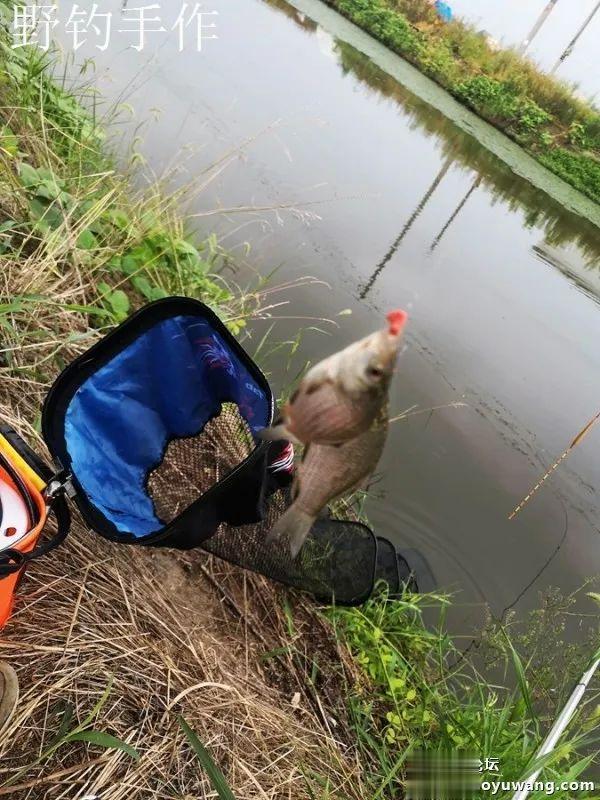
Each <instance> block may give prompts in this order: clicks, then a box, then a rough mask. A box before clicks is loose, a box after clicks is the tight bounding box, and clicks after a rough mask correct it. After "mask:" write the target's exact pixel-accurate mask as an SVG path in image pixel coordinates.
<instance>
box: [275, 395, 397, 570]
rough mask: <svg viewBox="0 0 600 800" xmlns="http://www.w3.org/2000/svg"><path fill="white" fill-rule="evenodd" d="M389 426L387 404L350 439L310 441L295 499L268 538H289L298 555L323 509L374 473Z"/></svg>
mask: <svg viewBox="0 0 600 800" xmlns="http://www.w3.org/2000/svg"><path fill="white" fill-rule="evenodd" d="M387 428H388V421H387V407H385V408H383V409H381V410H380V413H379V414H378V416H377V417H376V419H375V420H374V421H373V423H372V424H371V426H370V428H369V429H368V430H366V431H363V432H362V433H360V434H359V435H358V436H356V437H354V438H353V439H351V440H350V441H347V442H344V443H342V444H338V445H327V444H311V445H310V446H309V447H308V448H307V450H306V452H305V455H304V458H303V460H302V462H301V464H300V465H299V466H298V470H297V473H296V478H295V481H294V486H293V488H292V496H293V497H294V501H293V502H292V504H291V505H290V506H289V508H288V509H287V510H286V511H285V513H284V514H283V515H282V516H281V517H280V518H279V519H278V520H277V522H276V523H275V525H274V526H273V529H272V530H271V532H270V534H269V537H268V540H269V541H273V540H278V539H282V540H284V539H286V540H287V541H288V544H289V548H290V552H291V554H292V558H295V557H296V555H297V554H298V552H299V550H300V548H301V547H302V545H303V544H304V540H305V539H306V537H307V535H308V533H309V531H310V529H311V527H312V525H313V523H314V521H315V520H316V519H317V517H318V516H319V514H320V512H321V511H322V509H323V508H325V506H327V504H328V503H330V502H331V501H332V500H335V499H336V498H338V497H341V496H342V495H345V494H347V493H350V492H352V491H355V490H356V489H358V488H360V487H361V485H362V484H364V483H365V481H366V479H367V478H368V477H369V476H370V475H371V474H372V473H373V471H374V470H375V467H376V466H377V463H378V461H379V458H380V457H381V453H382V451H383V447H384V445H385V440H386V436H387Z"/></svg>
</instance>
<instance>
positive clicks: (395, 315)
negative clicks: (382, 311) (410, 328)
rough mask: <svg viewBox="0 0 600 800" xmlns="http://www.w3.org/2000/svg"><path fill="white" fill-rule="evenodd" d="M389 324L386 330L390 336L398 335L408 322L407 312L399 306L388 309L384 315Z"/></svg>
mask: <svg viewBox="0 0 600 800" xmlns="http://www.w3.org/2000/svg"><path fill="white" fill-rule="evenodd" d="M386 319H387V321H388V324H389V328H388V332H389V333H390V335H391V336H400V334H401V333H402V331H403V330H404V328H405V326H406V323H407V322H408V314H407V313H406V311H404V310H403V309H401V308H397V309H395V310H394V311H390V312H389V313H388V314H387V315H386Z"/></svg>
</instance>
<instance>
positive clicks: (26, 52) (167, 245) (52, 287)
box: [0, 30, 245, 366]
mask: <svg viewBox="0 0 600 800" xmlns="http://www.w3.org/2000/svg"><path fill="white" fill-rule="evenodd" d="M0 60H1V61H2V64H3V67H4V69H3V71H2V76H1V77H0V265H1V266H2V270H3V273H4V279H5V281H6V286H7V292H8V294H9V295H10V303H9V304H4V305H2V306H1V307H0V325H3V326H4V329H5V331H6V332H7V334H8V339H9V341H8V342H7V343H6V344H7V355H6V358H7V360H8V361H9V362H10V363H13V364H15V365H18V364H19V363H21V365H22V366H23V365H24V362H23V361H22V359H21V356H20V354H19V352H18V344H19V342H20V335H22V334H29V333H30V328H31V325H32V324H33V323H34V322H35V320H39V319H42V320H44V321H48V323H49V328H48V330H44V326H42V329H41V330H39V331H38V334H37V340H38V344H39V345H40V347H41V345H42V340H43V339H44V338H49V339H55V338H56V336H57V335H63V334H64V332H65V330H66V329H70V328H72V327H73V326H72V324H71V323H72V322H74V323H75V326H74V327H75V330H70V331H69V334H70V335H73V336H77V335H78V333H77V330H79V332H81V330H82V329H83V328H84V327H88V326H87V325H86V326H84V323H90V322H91V324H92V326H93V327H94V328H95V329H102V328H104V327H108V326H110V325H113V324H115V323H118V322H121V321H122V320H123V319H125V317H126V316H127V315H128V314H129V313H130V311H131V310H132V309H133V308H134V307H135V306H137V305H140V304H142V303H143V302H147V301H149V300H156V299H159V298H161V297H166V296H168V295H172V294H184V295H188V296H192V297H196V298H199V299H202V300H203V301H204V302H206V303H207V304H209V305H210V306H212V307H214V308H215V309H218V310H219V311H220V313H221V314H222V315H223V316H225V318H226V320H227V322H228V324H229V325H230V327H231V329H232V330H233V331H234V332H235V333H238V332H239V331H240V329H241V328H242V327H243V326H244V324H245V315H244V309H243V302H242V301H241V300H240V298H239V296H234V293H233V292H231V291H230V289H229V288H228V286H227V285H226V284H225V282H224V281H223V280H222V278H221V277H220V275H219V272H220V270H221V268H222V266H223V264H224V263H225V259H226V256H225V254H224V253H223V252H222V251H221V250H220V248H219V247H218V245H217V244H216V240H215V239H214V237H208V238H206V239H204V240H202V239H199V238H198V237H197V236H196V235H194V234H193V233H192V232H191V231H189V230H188V229H187V228H186V225H185V223H184V222H183V221H182V217H181V215H180V213H179V204H180V200H181V197H180V196H178V195H177V194H170V195H169V194H168V193H167V192H166V191H164V190H163V187H162V186H160V185H159V184H157V183H156V182H154V183H150V184H149V186H148V187H147V188H145V189H144V190H141V191H136V190H133V188H132V186H133V182H132V180H131V175H130V174H129V172H128V170H127V169H126V170H125V171H122V170H118V169H117V168H116V166H115V163H114V161H113V158H112V156H111V155H110V150H109V148H107V144H106V136H105V133H104V129H103V128H102V127H101V126H99V125H97V124H96V122H95V120H94V117H93V114H92V113H89V112H88V111H86V110H85V109H84V108H83V106H82V105H81V103H80V97H75V96H73V95H71V94H70V93H69V92H68V91H66V90H65V89H64V88H62V87H60V86H58V85H57V84H56V83H55V82H54V81H53V80H52V79H51V77H50V73H51V66H52V63H51V57H49V56H47V55H45V54H44V53H42V52H40V51H38V50H36V49H35V48H27V49H12V48H11V46H10V42H9V39H8V34H7V32H6V31H5V30H2V31H1V32H0ZM138 161H139V157H138V156H136V155H135V154H134V156H133V157H132V163H131V170H132V171H133V169H134V168H136V167H137V166H138V165H137V162H138ZM69 315H70V316H69Z"/></svg>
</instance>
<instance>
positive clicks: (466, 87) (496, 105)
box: [455, 75, 519, 121]
mask: <svg viewBox="0 0 600 800" xmlns="http://www.w3.org/2000/svg"><path fill="white" fill-rule="evenodd" d="M455 92H456V94H457V95H458V96H459V97H460V98H461V99H463V100H464V101H465V102H467V103H468V104H469V105H470V106H471V107H472V108H474V109H475V110H476V111H480V112H483V114H484V115H485V116H487V117H492V118H497V119H503V120H508V121H512V120H514V119H515V118H516V116H517V112H518V107H519V103H518V100H517V99H516V98H515V96H514V94H513V93H512V92H511V91H510V90H509V89H508V88H507V86H506V84H505V83H502V82H500V81H497V80H495V79H494V78H488V77H487V75H477V76H476V77H475V78H470V79H469V80H466V81H463V83H461V84H459V85H458V86H457V87H456V89H455Z"/></svg>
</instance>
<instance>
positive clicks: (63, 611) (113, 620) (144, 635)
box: [0, 525, 361, 800]
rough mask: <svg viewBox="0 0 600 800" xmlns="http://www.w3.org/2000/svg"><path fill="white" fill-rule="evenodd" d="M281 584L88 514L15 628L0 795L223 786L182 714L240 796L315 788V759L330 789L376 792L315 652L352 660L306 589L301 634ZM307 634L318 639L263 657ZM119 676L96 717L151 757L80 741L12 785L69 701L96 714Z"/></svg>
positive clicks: (42, 572)
mask: <svg viewBox="0 0 600 800" xmlns="http://www.w3.org/2000/svg"><path fill="white" fill-rule="evenodd" d="M279 595H280V591H279V590H278V589H277V588H276V587H275V586H274V585H273V584H271V583H269V582H268V581H266V580H265V579H263V578H260V577H258V576H252V575H249V574H244V573H242V572H241V571H239V570H236V569H235V568H233V567H229V566H228V565H226V564H224V563H223V562H216V561H213V560H212V559H211V558H210V557H208V556H206V555H204V554H202V553H200V552H198V551H196V552H194V553H191V554H185V555H182V554H175V553H173V552H149V551H142V550H138V549H135V548H131V547H122V548H120V547H117V546H114V545H111V544H108V543H106V542H104V541H102V540H101V539H100V538H99V537H97V536H95V535H90V534H89V533H86V532H85V531H84V530H83V528H82V526H80V525H77V526H76V528H75V530H74V532H73V535H72V536H71V539H70V542H69V544H68V545H66V546H64V547H63V548H62V549H61V550H60V551H59V552H58V553H57V554H56V555H55V556H54V557H52V558H49V559H46V560H45V561H43V562H39V563H38V564H37V565H36V567H35V568H33V569H31V570H30V573H29V576H28V578H27V581H26V583H25V585H24V586H23V588H22V590H21V593H20V602H19V607H18V611H17V613H16V614H15V615H14V617H13V619H12V621H11V622H10V623H9V626H8V627H7V628H6V629H5V631H4V633H3V638H2V640H1V641H0V655H1V657H2V658H5V659H7V660H9V661H10V662H11V663H12V664H13V665H14V666H15V668H16V669H17V671H18V674H19V678H20V681H21V686H22V699H21V703H20V707H19V711H18V714H17V716H16V717H15V718H14V720H13V722H12V724H11V726H10V728H9V729H8V732H7V735H6V737H5V738H4V740H3V742H2V744H1V745H0V787H1V788H0V796H5V795H6V796H10V797H13V798H15V800H21V798H23V800H24V799H25V798H53V800H54V799H55V798H63V797H64V798H66V797H68V798H72V797H81V796H83V795H85V794H92V795H94V794H97V795H98V796H99V797H101V798H103V800H121V798H127V800H134V798H189V799H190V800H191V798H204V797H207V798H208V797H214V796H216V795H215V794H214V792H212V790H211V786H210V784H209V783H208V781H207V779H206V777H205V776H204V775H203V773H202V772H201V770H200V769H199V766H198V763H197V762H196V761H195V759H194V757H193V755H192V752H191V750H190V748H189V747H188V745H187V744H186V742H185V740H184V738H183V735H182V733H181V731H180V730H179V727H178V724H177V721H176V714H177V713H181V714H183V716H184V717H185V718H186V719H187V721H188V722H189V723H190V725H191V726H192V727H193V728H194V729H195V730H196V732H197V733H198V735H199V737H200V739H201V741H203V742H204V743H205V745H206V746H207V747H208V749H209V750H210V752H211V754H212V755H213V757H214V758H215V760H216V761H217V763H219V765H220V766H221V768H222V769H223V771H224V772H225V774H226V776H227V779H228V782H229V783H230V785H231V788H232V790H233V792H234V794H235V796H236V798H238V800H243V799H244V798H262V799H264V798H273V799H274V798H303V797H309V796H310V794H309V793H308V792H307V788H306V781H305V779H304V778H303V773H304V774H306V775H311V774H315V775H321V776H325V778H326V780H328V781H329V785H330V789H331V793H330V795H328V796H330V797H336V796H340V797H341V796H343V797H348V798H355V797H356V798H359V797H361V791H360V775H359V770H358V767H357V765H356V763H355V761H354V759H353V757H352V755H351V751H350V750H349V748H348V746H347V745H346V744H345V743H344V741H343V740H344V737H345V722H344V720H343V718H340V719H337V718H335V719H334V717H333V715H332V711H331V710H330V705H331V699H332V697H335V689H336V687H335V686H333V687H332V686H331V685H329V686H328V685H327V683H326V682H325V684H323V685H322V686H321V687H320V688H318V687H317V686H315V685H313V684H312V682H311V680H310V677H309V675H310V667H311V665H312V662H313V660H314V659H316V658H318V659H321V661H322V662H323V660H325V659H336V660H337V654H336V653H335V651H333V650H332V648H333V645H332V644H331V641H332V640H331V638H330V636H329V631H328V630H327V629H326V627H325V625H326V623H324V622H323V621H322V619H321V618H320V617H318V616H317V615H316V613H315V610H314V607H313V606H311V604H309V603H307V602H306V601H304V600H302V599H300V598H294V599H293V607H294V612H293V618H294V623H293V624H294V632H293V633H292V632H291V631H290V630H289V618H288V617H287V616H286V614H285V613H284V611H283V610H282V603H281V597H280V596H279ZM305 634H308V635H307V636H305ZM294 641H295V642H296V643H297V644H298V643H299V642H300V641H302V642H303V645H302V646H303V647H309V648H311V649H313V648H314V651H313V652H310V653H307V654H306V658H305V659H298V657H292V656H291V655H287V654H286V655H283V656H280V657H279V658H274V659H267V660H265V659H263V658H262V656H264V654H265V653H266V652H268V651H269V650H271V651H272V650H275V649H276V648H283V647H287V646H289V645H290V644H292V643H293V642H294ZM110 676H113V677H114V683H113V686H112V689H111V693H110V697H109V700H108V702H107V703H106V704H105V706H104V707H103V709H102V711H101V715H100V718H99V719H98V720H97V722H96V723H95V726H94V727H95V728H96V729H99V730H102V731H105V732H107V733H111V734H114V735H117V736H119V737H120V738H122V739H123V740H124V741H126V742H129V743H130V744H132V745H133V746H134V747H135V748H136V749H137V750H138V751H139V752H140V754H141V759H140V761H139V762H137V763H136V762H134V761H132V760H131V759H130V758H129V757H128V756H126V755H125V754H123V753H120V752H118V751H107V752H105V753H104V754H103V753H102V750H99V749H97V748H94V747H93V746H92V747H90V746H89V745H85V744H82V743H73V744H69V745H65V746H64V747H63V748H61V749H59V751H58V752H57V753H56V755H55V756H54V757H53V758H52V760H51V762H50V763H43V764H41V765H40V766H39V767H35V768H33V769H29V770H24V771H23V773H22V774H20V777H19V779H18V781H17V783H16V784H13V785H12V786H8V785H7V781H8V780H9V779H11V778H14V776H15V774H16V773H17V772H18V771H19V770H21V768H23V767H25V766H26V765H28V764H30V763H31V762H33V761H35V759H36V758H37V756H38V755H39V754H40V752H41V751H42V750H43V749H44V747H45V746H47V745H48V742H49V740H50V739H51V737H52V736H53V735H54V734H55V733H56V731H57V729H58V727H59V721H60V720H59V717H57V711H58V710H59V709H60V708H61V706H64V704H65V703H70V704H72V706H73V708H74V709H75V716H76V718H78V719H82V718H83V717H85V715H86V714H87V713H89V711H90V710H91V709H92V707H93V706H94V704H95V703H96V701H97V700H98V699H99V698H100V696H101V695H102V692H103V691H104V690H105V688H106V686H107V684H108V683H109V680H110ZM329 678H330V679H331V678H333V679H334V681H335V676H334V675H331V674H330V675H329ZM319 683H321V681H319ZM67 770H68V772H67ZM310 782H313V781H310ZM317 796H320V795H319V794H317Z"/></svg>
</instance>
